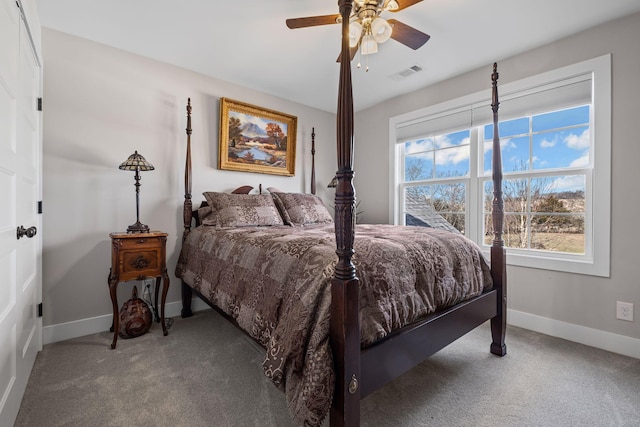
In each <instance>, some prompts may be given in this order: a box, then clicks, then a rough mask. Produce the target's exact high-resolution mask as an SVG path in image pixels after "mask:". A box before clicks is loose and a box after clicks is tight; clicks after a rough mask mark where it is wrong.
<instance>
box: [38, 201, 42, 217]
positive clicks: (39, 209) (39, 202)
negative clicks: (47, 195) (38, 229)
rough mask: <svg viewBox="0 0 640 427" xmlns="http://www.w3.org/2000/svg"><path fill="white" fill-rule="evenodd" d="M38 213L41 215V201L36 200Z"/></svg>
mask: <svg viewBox="0 0 640 427" xmlns="http://www.w3.org/2000/svg"><path fill="white" fill-rule="evenodd" d="M38 213H39V214H41V213H42V200H38Z"/></svg>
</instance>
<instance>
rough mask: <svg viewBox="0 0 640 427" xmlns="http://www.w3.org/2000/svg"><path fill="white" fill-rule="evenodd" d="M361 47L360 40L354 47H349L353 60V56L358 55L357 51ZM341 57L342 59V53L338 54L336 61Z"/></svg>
mask: <svg viewBox="0 0 640 427" xmlns="http://www.w3.org/2000/svg"><path fill="white" fill-rule="evenodd" d="M359 47H360V42H358V44H357V45H355V46H354V47H350V48H349V53H350V54H351V61H353V58H354V57H355V56H356V52H358V48H359ZM341 59H342V53H340V54H339V55H338V59H336V62H340V60H341Z"/></svg>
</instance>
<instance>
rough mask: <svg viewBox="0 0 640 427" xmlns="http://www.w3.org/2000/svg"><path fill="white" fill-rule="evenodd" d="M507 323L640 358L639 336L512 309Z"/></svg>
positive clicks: (509, 310)
mask: <svg viewBox="0 0 640 427" xmlns="http://www.w3.org/2000/svg"><path fill="white" fill-rule="evenodd" d="M507 323H508V324H510V325H513V326H517V327H519V328H524V329H529V330H531V331H535V332H539V333H541V334H545V335H551V336H552V337H556V338H562V339H565V340H567V341H573V342H577V343H580V344H584V345H588V346H590V347H595V348H599V349H602V350H606V351H611V352H613V353H618V354H622V355H625V356H630V357H635V358H636V359H640V339H637V338H631V337H627V336H624V335H618V334H614V333H611V332H606V331H601V330H599V329H593V328H587V327H586V326H580V325H576V324H573V323H567V322H562V321H560V320H554V319H549V318H547V317H541V316H536V315H535V314H529V313H525V312H522V311H516V310H511V309H508V310H507ZM507 340H508V337H507ZM507 343H508V341H507Z"/></svg>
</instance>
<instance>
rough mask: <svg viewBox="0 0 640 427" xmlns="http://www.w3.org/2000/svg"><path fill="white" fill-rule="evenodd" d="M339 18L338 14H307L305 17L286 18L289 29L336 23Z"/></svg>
mask: <svg viewBox="0 0 640 427" xmlns="http://www.w3.org/2000/svg"><path fill="white" fill-rule="evenodd" d="M340 18H341V16H340V14H335V15H322V16H308V17H306V18H290V19H287V21H286V22H287V27H289V28H291V29H295V28H304V27H315V26H316V25H328V24H337V23H338V22H339V19H340Z"/></svg>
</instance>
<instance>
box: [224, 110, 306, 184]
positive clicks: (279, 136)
mask: <svg viewBox="0 0 640 427" xmlns="http://www.w3.org/2000/svg"><path fill="white" fill-rule="evenodd" d="M297 127H298V118H297V117H295V116H292V115H290V114H285V113H281V112H279V111H274V110H270V109H267V108H262V107H258V106H256V105H251V104H246V103H244V102H240V101H235V100H233V99H229V98H220V139H219V147H218V167H219V168H220V169H223V170H233V171H240V172H256V173H267V174H273V175H285V176H294V175H295V167H296V134H297Z"/></svg>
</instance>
